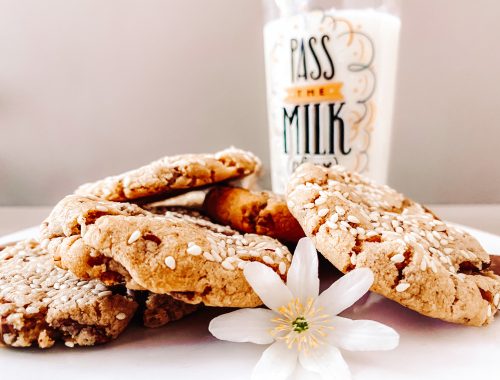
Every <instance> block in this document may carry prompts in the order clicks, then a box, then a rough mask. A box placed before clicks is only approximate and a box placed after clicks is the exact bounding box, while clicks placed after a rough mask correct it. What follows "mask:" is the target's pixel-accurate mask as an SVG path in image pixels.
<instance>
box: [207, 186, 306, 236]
mask: <svg viewBox="0 0 500 380" xmlns="http://www.w3.org/2000/svg"><path fill="white" fill-rule="evenodd" d="M203 210H204V211H205V212H206V213H207V215H208V216H210V218H212V219H213V220H214V221H216V222H217V223H221V224H225V225H228V226H231V227H232V228H234V229H236V230H238V231H242V232H246V233H256V234H259V235H267V236H271V237H273V238H275V239H278V240H280V241H282V242H285V243H292V244H296V243H297V242H298V241H299V239H300V238H302V237H304V231H302V228H301V227H300V224H299V223H298V222H297V220H296V219H295V218H294V217H293V215H292V214H291V213H290V211H289V210H288V207H287V205H286V202H285V199H284V198H283V197H281V196H279V195H277V194H273V193H271V192H265V191H251V190H247V189H243V188H238V187H230V186H215V187H213V188H212V189H210V191H209V192H208V193H207V195H206V197H205V202H204V203H203Z"/></svg>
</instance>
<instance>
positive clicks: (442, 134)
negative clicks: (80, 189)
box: [0, 0, 500, 205]
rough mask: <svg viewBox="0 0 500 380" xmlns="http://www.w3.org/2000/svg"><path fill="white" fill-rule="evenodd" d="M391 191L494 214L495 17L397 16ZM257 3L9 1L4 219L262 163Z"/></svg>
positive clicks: (439, 8) (3, 103) (499, 133)
mask: <svg viewBox="0 0 500 380" xmlns="http://www.w3.org/2000/svg"><path fill="white" fill-rule="evenodd" d="M403 2H404V4H403V12H402V19H403V30H402V39H401V52H400V53H401V54H400V70H399V74H398V75H399V83H398V96H397V98H398V99H397V104H396V115H395V126H396V127H395V134H394V139H393V142H394V144H393V147H392V153H393V154H392V165H391V176H390V182H391V184H392V185H394V186H396V187H398V188H399V189H401V190H402V191H405V192H407V193H408V194H409V195H411V196H413V197H414V198H417V199H420V200H422V201H425V202H434V203H436V202H441V203H453V202H463V203H466V202H469V203H472V202H482V203H487V202H490V203H493V202H500V169H499V168H498V165H499V163H500V160H499V158H500V153H499V142H500V96H499V94H498V87H499V85H500V73H499V70H498V68H500V45H499V44H498V36H499V35H500V23H498V17H497V16H498V15H499V14H500V2H498V1H495V0H476V1H475V2H471V1H465V0H403ZM261 18H262V12H261V3H260V1H258V0H238V1H234V0H209V1H208V0H196V1H195V0H191V1H173V0H170V1H168V0H147V1H144V0H43V1H39V0H0V52H1V54H0V205H23V204H26V205H28V204H29V205H38V204H51V203H53V202H55V201H57V200H58V199H59V198H61V197H62V196H63V195H64V194H66V193H68V192H70V191H72V190H73V189H74V188H75V187H76V186H77V185H78V184H80V183H82V182H84V181H87V180H93V179H96V178H100V177H102V176H105V175H108V174H114V173H117V172H120V171H122V170H126V169H128V168H132V167H135V166H138V165H141V164H144V163H146V162H148V161H150V160H153V159H155V158H157V157H160V156H162V155H165V154H175V153H182V152H187V151H189V152H201V151H213V150H216V149H219V148H223V147H225V146H228V145H236V146H240V147H243V148H247V149H250V150H253V151H254V152H255V153H257V154H258V155H260V156H261V157H263V159H264V161H267V159H268V145H267V127H266V115H265V83H264V69H263V57H262V35H261V23H262V20H261Z"/></svg>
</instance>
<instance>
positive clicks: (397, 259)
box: [391, 253, 405, 263]
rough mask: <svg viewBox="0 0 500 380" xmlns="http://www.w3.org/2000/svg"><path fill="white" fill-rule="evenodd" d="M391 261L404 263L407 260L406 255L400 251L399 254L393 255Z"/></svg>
mask: <svg viewBox="0 0 500 380" xmlns="http://www.w3.org/2000/svg"><path fill="white" fill-rule="evenodd" d="M391 261H392V262H393V263H402V262H403V261H405V256H404V255H403V254H402V253H398V254H397V255H394V256H392V257H391Z"/></svg>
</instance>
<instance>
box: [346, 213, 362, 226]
mask: <svg viewBox="0 0 500 380" xmlns="http://www.w3.org/2000/svg"><path fill="white" fill-rule="evenodd" d="M347 220H348V221H349V222H351V223H356V224H359V223H360V221H359V219H358V218H356V217H355V216H354V215H348V216H347Z"/></svg>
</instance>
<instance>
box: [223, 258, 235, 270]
mask: <svg viewBox="0 0 500 380" xmlns="http://www.w3.org/2000/svg"><path fill="white" fill-rule="evenodd" d="M221 265H222V267H223V268H224V269H227V270H234V266H233V264H231V263H230V262H229V261H227V260H224V261H223V262H222V264H221Z"/></svg>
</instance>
